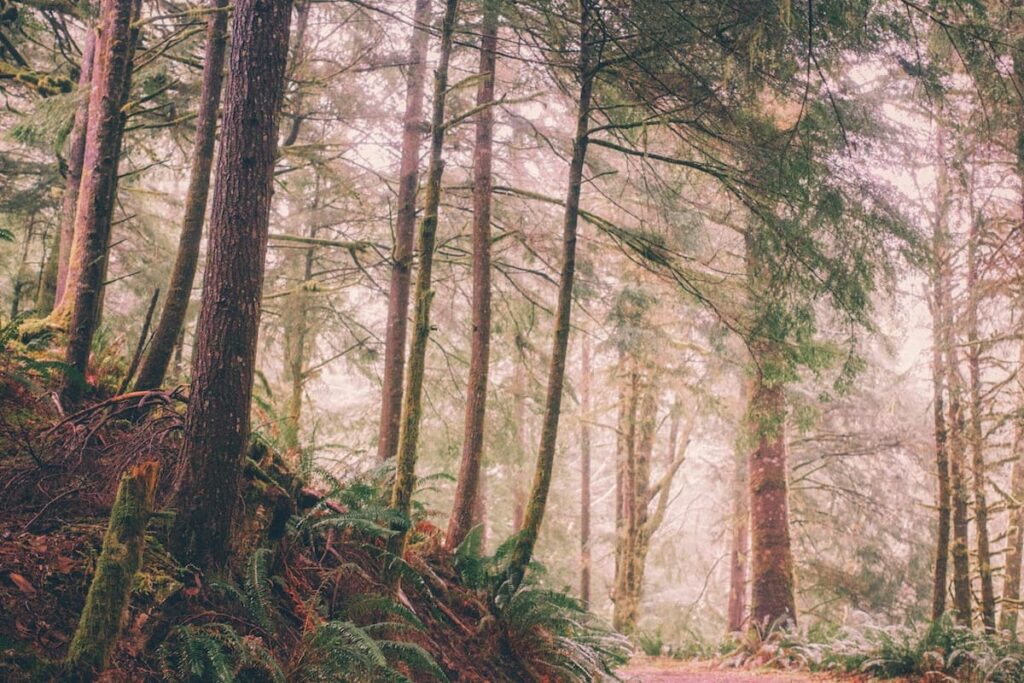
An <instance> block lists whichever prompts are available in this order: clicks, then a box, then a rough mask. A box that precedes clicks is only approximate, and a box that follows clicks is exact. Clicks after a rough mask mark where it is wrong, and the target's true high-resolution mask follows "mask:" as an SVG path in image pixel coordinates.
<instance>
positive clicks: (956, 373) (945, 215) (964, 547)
mask: <svg viewBox="0 0 1024 683" xmlns="http://www.w3.org/2000/svg"><path fill="white" fill-rule="evenodd" d="M936 129H937V132H936V139H935V143H936V157H937V159H938V174H937V177H936V190H935V193H936V198H937V210H936V216H935V226H934V230H935V231H936V235H937V237H936V241H937V258H936V262H937V267H938V269H939V277H941V278H942V280H943V282H942V296H943V301H942V306H941V309H940V310H941V311H942V314H943V320H942V327H941V329H942V334H943V339H942V348H943V351H944V353H945V363H944V365H945V370H946V389H947V391H948V392H949V406H948V412H947V417H946V420H947V423H946V424H947V428H948V430H949V436H948V440H947V442H946V443H947V446H948V449H949V450H948V453H949V480H950V496H951V501H952V517H953V520H952V521H953V525H952V532H953V537H952V555H953V607H954V610H955V612H956V619H957V622H958V623H960V624H961V625H965V626H970V625H971V600H972V596H971V567H970V556H969V551H968V507H969V497H968V493H967V483H966V481H965V476H966V473H965V463H966V446H965V443H964V417H963V406H962V403H961V397H962V391H961V382H960V360H959V356H958V351H957V334H956V311H955V310H954V304H953V294H952V289H953V284H952V283H953V263H952V256H951V249H950V247H951V244H950V235H949V226H948V220H949V212H950V199H949V172H948V169H947V166H946V145H945V126H944V123H943V121H942V119H941V115H940V117H939V121H938V122H937V126H936Z"/></svg>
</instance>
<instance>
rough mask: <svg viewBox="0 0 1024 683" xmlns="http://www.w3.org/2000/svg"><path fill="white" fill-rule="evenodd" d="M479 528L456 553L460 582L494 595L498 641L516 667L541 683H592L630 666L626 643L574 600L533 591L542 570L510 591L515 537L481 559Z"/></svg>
mask: <svg viewBox="0 0 1024 683" xmlns="http://www.w3.org/2000/svg"><path fill="white" fill-rule="evenodd" d="M482 532H483V530H482V528H481V527H475V528H474V529H472V530H471V531H470V532H469V534H467V536H466V538H465V540H464V541H463V542H462V543H461V544H460V545H459V547H458V548H456V550H455V555H454V563H455V569H456V571H457V572H458V575H459V579H460V581H461V582H462V584H463V585H465V586H466V587H468V588H472V589H476V590H481V591H486V592H487V593H488V594H490V595H494V596H495V598H494V609H495V611H496V614H497V620H498V624H499V627H500V629H501V636H502V638H503V639H504V640H505V642H506V643H507V644H508V646H509V650H510V651H511V652H512V654H513V655H515V657H516V659H517V660H518V662H519V663H520V665H521V666H522V667H523V669H525V671H526V672H527V673H528V674H530V676H532V677H534V678H536V679H540V680H549V679H554V680H560V681H594V680H600V679H601V678H602V677H603V676H605V675H611V673H612V670H613V669H614V668H616V667H618V666H620V665H622V664H625V663H626V661H628V659H629V656H630V654H631V650H632V646H631V645H630V642H629V640H628V639H626V638H625V637H624V636H622V635H621V634H619V633H617V632H615V631H614V630H612V629H611V628H610V627H608V626H607V625H605V624H603V623H602V622H601V621H600V620H599V619H598V618H597V617H595V616H594V615H593V614H591V613H589V612H588V611H587V610H586V609H585V608H584V607H583V605H582V604H580V602H579V601H578V600H576V599H575V598H573V597H572V596H570V595H568V594H567V593H564V592H561V591H555V590H550V589H546V588H542V587H540V586H538V585H536V583H535V582H536V580H537V579H536V577H538V576H543V567H541V566H539V565H536V564H535V565H534V566H533V570H532V571H531V572H530V574H529V576H530V577H533V578H532V579H530V580H528V581H527V583H525V584H524V585H523V586H521V587H520V588H518V589H516V590H514V591H512V589H511V588H510V586H511V584H509V583H507V581H506V577H507V575H508V573H507V565H508V558H509V555H510V553H511V550H512V548H513V546H514V544H515V537H512V538H510V539H509V540H507V541H505V543H503V544H502V545H501V546H500V547H499V548H498V549H497V550H496V551H495V553H494V555H490V556H487V555H484V554H483V553H482Z"/></svg>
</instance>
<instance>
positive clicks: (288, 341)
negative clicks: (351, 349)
mask: <svg viewBox="0 0 1024 683" xmlns="http://www.w3.org/2000/svg"><path fill="white" fill-rule="evenodd" d="M315 249H316V247H314V246H309V247H307V248H305V249H303V250H302V257H303V258H302V271H301V272H300V273H299V277H300V278H301V282H300V283H299V284H298V285H297V287H296V291H295V292H294V293H293V294H291V295H289V297H288V299H289V301H288V304H287V311H286V312H285V321H286V325H285V377H286V380H287V381H288V385H289V392H288V403H287V405H286V406H285V419H284V429H283V430H282V431H283V436H284V447H285V460H286V461H287V463H288V464H289V465H290V466H291V467H292V468H293V469H294V471H295V472H299V470H300V465H301V464H302V463H301V461H302V448H301V444H300V441H299V432H300V428H301V424H302V393H303V389H304V388H305V385H306V347H307V346H308V345H309V340H308V337H309V292H308V291H306V287H307V283H308V282H309V281H310V280H311V279H312V277H313V261H314V255H315Z"/></svg>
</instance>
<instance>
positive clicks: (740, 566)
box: [726, 392, 750, 633]
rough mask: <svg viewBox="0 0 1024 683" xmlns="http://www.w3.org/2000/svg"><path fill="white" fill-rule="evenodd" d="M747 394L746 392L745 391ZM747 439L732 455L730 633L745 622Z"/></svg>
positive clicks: (740, 441)
mask: <svg viewBox="0 0 1024 683" xmlns="http://www.w3.org/2000/svg"><path fill="white" fill-rule="evenodd" d="M744 393H746V392H744ZM746 443H747V439H745V438H742V437H741V438H740V439H739V443H738V444H737V448H736V454H735V456H734V458H733V475H732V541H731V545H730V549H729V604H728V608H727V611H726V621H727V626H726V627H727V628H728V630H729V632H730V633H737V632H740V631H742V630H743V627H744V625H745V624H746V623H747V562H748V558H749V555H750V526H749V525H750V506H749V504H748V502H747V497H748V490H747V486H748V481H747V457H746V449H745V448H744V447H742V444H746Z"/></svg>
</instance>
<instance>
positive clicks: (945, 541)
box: [932, 242, 951, 621]
mask: <svg viewBox="0 0 1024 683" xmlns="http://www.w3.org/2000/svg"><path fill="white" fill-rule="evenodd" d="M937 247H938V243H937V242H936V247H933V249H934V250H935V253H936V254H938V253H939V251H938V248H937ZM936 263H937V261H936ZM933 270H934V272H933V274H932V280H933V282H932V289H933V296H932V407H933V420H934V425H935V471H936V485H937V490H936V501H935V503H936V505H935V507H936V510H937V511H938V528H937V535H938V538H937V539H936V543H935V571H934V573H933V575H932V576H933V578H932V621H938V620H939V619H940V618H941V617H942V615H943V614H945V612H946V593H947V591H948V590H949V534H950V514H951V511H950V505H951V489H950V482H949V447H948V444H947V439H948V437H949V434H948V430H947V428H946V407H945V396H944V393H945V392H944V387H945V381H946V364H945V354H944V353H943V341H942V340H943V339H944V334H943V332H942V326H943V324H944V320H945V314H944V313H943V312H942V307H943V306H944V305H945V294H944V293H943V276H942V274H941V273H940V272H939V268H938V267H937V266H936V267H935V268H934V269H933Z"/></svg>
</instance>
